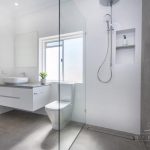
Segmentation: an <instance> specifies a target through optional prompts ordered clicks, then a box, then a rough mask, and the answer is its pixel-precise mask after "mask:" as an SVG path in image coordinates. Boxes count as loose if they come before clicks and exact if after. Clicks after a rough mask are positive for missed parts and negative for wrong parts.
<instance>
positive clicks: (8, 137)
mask: <svg viewBox="0 0 150 150" xmlns="http://www.w3.org/2000/svg"><path fill="white" fill-rule="evenodd" d="M81 127H82V126H81V125H79V124H76V123H73V122H72V123H70V124H69V125H68V126H67V127H66V128H65V129H64V130H62V131H61V134H60V140H61V144H60V148H61V150H68V149H69V148H70V146H71V148H70V150H146V149H145V146H144V144H143V143H142V142H135V141H130V140H127V139H124V138H119V137H116V136H112V135H107V134H102V133H99V132H95V131H92V130H89V129H87V128H83V129H82V130H81ZM80 130H81V132H80ZM79 132H80V134H79V136H78V137H77V135H78V133H79ZM76 137H77V139H76V140H75V138H76ZM74 140H75V141H74ZM73 141H74V143H73ZM72 143H73V144H72ZM0 150H58V132H56V131H54V130H52V127H51V123H50V122H49V120H48V118H47V117H46V116H43V115H38V114H33V113H28V112H22V111H16V110H15V111H10V112H8V113H5V114H2V115H0Z"/></svg>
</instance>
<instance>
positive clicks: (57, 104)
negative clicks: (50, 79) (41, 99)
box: [45, 101, 71, 110]
mask: <svg viewBox="0 0 150 150" xmlns="http://www.w3.org/2000/svg"><path fill="white" fill-rule="evenodd" d="M70 104H71V102H67V101H60V102H59V101H54V102H52V103H50V104H48V105H46V106H45V108H48V109H51V110H58V109H64V108H65V107H66V106H68V105H70Z"/></svg>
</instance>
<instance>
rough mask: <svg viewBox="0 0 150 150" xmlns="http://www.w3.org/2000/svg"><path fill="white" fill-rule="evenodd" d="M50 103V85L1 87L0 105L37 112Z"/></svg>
mask: <svg viewBox="0 0 150 150" xmlns="http://www.w3.org/2000/svg"><path fill="white" fill-rule="evenodd" d="M49 102H50V86H49V85H45V86H44V85H43V86H42V85H29V84H25V85H20V86H9V85H3V86H2V85H1V86H0V105H2V106H7V107H11V108H16V109H21V110H26V111H36V110H38V109H40V108H42V107H44V106H45V105H46V104H48V103H49Z"/></svg>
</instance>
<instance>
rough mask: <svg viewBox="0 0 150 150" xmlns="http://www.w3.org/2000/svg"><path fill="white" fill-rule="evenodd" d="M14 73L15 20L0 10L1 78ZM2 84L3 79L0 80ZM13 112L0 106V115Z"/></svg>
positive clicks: (3, 10)
mask: <svg viewBox="0 0 150 150" xmlns="http://www.w3.org/2000/svg"><path fill="white" fill-rule="evenodd" d="M13 71H14V20H13V18H12V16H11V14H10V13H8V11H7V10H5V9H2V8H0V77H2V76H7V75H9V74H12V73H13ZM0 82H1V79H0ZM9 110H11V109H10V108H6V107H2V106H0V114H1V113H4V112H7V111H9Z"/></svg>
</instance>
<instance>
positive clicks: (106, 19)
mask: <svg viewBox="0 0 150 150" xmlns="http://www.w3.org/2000/svg"><path fill="white" fill-rule="evenodd" d="M105 21H106V23H107V31H109V30H110V27H111V21H112V18H111V15H110V14H106V15H105Z"/></svg>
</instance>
